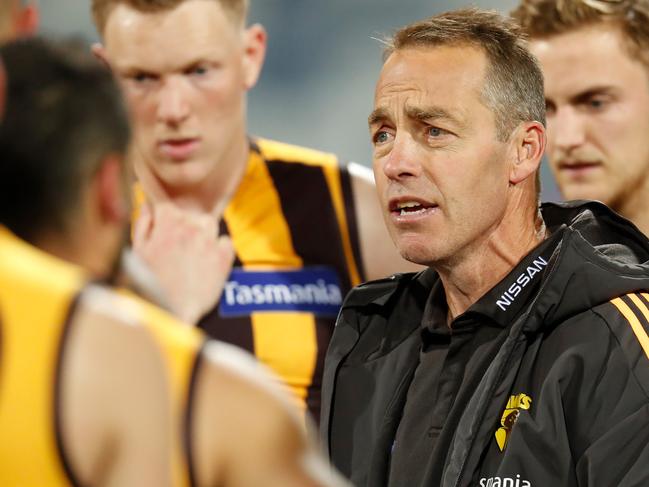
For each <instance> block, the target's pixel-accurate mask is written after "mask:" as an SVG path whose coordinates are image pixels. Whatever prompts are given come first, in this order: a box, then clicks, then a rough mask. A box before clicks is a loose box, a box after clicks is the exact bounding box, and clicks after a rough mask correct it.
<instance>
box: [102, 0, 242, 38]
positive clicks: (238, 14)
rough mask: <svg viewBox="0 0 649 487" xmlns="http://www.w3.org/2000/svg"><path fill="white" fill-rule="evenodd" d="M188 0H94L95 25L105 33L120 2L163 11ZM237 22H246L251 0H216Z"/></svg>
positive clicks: (146, 10)
mask: <svg viewBox="0 0 649 487" xmlns="http://www.w3.org/2000/svg"><path fill="white" fill-rule="evenodd" d="M186 1H188V0H92V16H93V19H94V21H95V27H96V28H97V31H98V32H99V33H100V34H103V32H104V28H105V27H106V21H107V20H108V16H109V15H110V12H111V11H112V10H113V8H115V7H116V6H117V5H119V4H124V5H128V6H129V7H132V8H134V9H135V10H138V11H140V12H162V11H165V10H172V9H174V8H176V7H177V6H178V5H180V4H181V3H183V2H186ZM214 1H216V2H219V3H220V4H221V6H222V7H223V9H224V10H225V12H226V13H228V14H229V15H230V16H231V17H232V19H233V20H234V21H236V22H240V23H244V22H245V20H246V17H247V15H248V5H249V0H214Z"/></svg>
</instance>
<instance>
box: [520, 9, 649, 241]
mask: <svg viewBox="0 0 649 487" xmlns="http://www.w3.org/2000/svg"><path fill="white" fill-rule="evenodd" d="M512 15H513V16H514V18H515V19H516V20H517V21H519V23H520V24H521V25H522V26H523V28H524V30H525V31H526V32H527V34H528V35H529V36H530V37H531V42H530V49H531V51H532V52H533V53H534V54H535V55H536V56H537V57H538V59H539V61H540V62H541V67H542V69H543V75H544V77H545V97H546V102H547V120H548V160H549V162H550V167H551V168H552V171H553V172H554V175H555V178H556V180H557V183H558V184H559V188H560V189H561V192H562V194H563V196H564V197H565V198H566V199H569V200H572V199H596V200H600V201H603V202H604V203H606V204H607V205H608V206H610V207H611V208H613V209H614V210H615V211H617V212H618V213H620V214H621V215H622V216H625V217H626V218H628V219H630V220H631V221H632V222H633V223H635V224H636V225H637V226H638V228H640V230H642V231H643V232H644V233H645V234H649V138H647V134H649V0H615V1H612V0H609V1H606V0H523V1H522V2H521V4H520V6H519V7H518V8H517V9H516V10H514V11H513V12H512Z"/></svg>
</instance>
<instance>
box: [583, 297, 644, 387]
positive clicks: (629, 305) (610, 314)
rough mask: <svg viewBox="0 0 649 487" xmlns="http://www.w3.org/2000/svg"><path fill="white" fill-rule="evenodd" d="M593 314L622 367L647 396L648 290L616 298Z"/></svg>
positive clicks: (595, 310)
mask: <svg viewBox="0 0 649 487" xmlns="http://www.w3.org/2000/svg"><path fill="white" fill-rule="evenodd" d="M593 312H594V313H595V314H596V315H597V316H598V317H599V318H600V319H601V320H602V322H603V323H605V325H606V327H607V328H608V330H609V331H610V334H611V335H612V337H614V341H615V345H616V346H617V348H618V349H619V351H620V353H621V355H622V356H623V357H624V360H625V362H626V365H627V366H628V368H629V370H630V371H631V372H632V373H633V375H634V376H635V377H636V379H637V380H638V382H639V384H640V386H641V387H642V388H643V390H644V392H645V394H647V396H648V397H649V291H647V292H635V293H629V294H626V295H624V296H619V297H617V298H614V299H612V300H610V301H609V302H607V303H604V304H601V305H599V306H597V307H596V308H594V309H593Z"/></svg>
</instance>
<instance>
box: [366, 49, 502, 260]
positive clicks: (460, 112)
mask: <svg viewBox="0 0 649 487" xmlns="http://www.w3.org/2000/svg"><path fill="white" fill-rule="evenodd" d="M486 65H487V62H486V58H485V56H484V54H483V53H482V52H480V51H479V50H478V49H475V48H472V47H438V48H430V49H427V48H421V49H405V50H402V51H397V52H395V53H393V54H392V55H391V56H390V57H389V58H388V60H387V61H386V63H385V65H384V66H383V70H382V72H381V76H380V78H379V81H378V84H377V88H376V94H375V98H374V112H373V113H372V115H371V116H370V120H369V121H370V134H371V138H372V142H373V145H374V153H373V161H374V175H375V178H376V184H377V190H378V193H379V198H380V200H381V204H382V206H383V211H384V215H385V219H386V223H387V226H388V229H389V231H390V234H391V236H392V239H393V240H394V242H395V244H396V246H397V248H398V249H399V251H400V252H401V254H402V255H403V257H404V258H406V259H408V260H410V261H412V262H416V263H418V264H424V265H433V264H435V263H443V262H445V261H447V262H448V261H449V260H452V259H454V258H456V257H457V258H461V255H463V253H464V252H466V251H470V248H471V247H472V245H473V244H475V243H478V242H480V241H481V239H483V238H487V236H488V235H489V234H490V231H491V230H492V229H494V228H496V227H497V226H498V224H499V223H500V222H501V220H502V217H503V214H504V212H505V208H506V198H507V196H506V195H507V189H508V185H509V182H508V181H509V179H508V169H507V163H506V157H505V154H506V152H507V150H506V147H507V144H506V143H503V142H499V141H498V140H497V137H496V126H495V117H494V114H493V113H492V111H491V110H490V109H489V108H487V107H486V106H485V104H484V103H483V101H482V100H481V95H480V93H481V90H482V88H483V80H484V77H485V71H486Z"/></svg>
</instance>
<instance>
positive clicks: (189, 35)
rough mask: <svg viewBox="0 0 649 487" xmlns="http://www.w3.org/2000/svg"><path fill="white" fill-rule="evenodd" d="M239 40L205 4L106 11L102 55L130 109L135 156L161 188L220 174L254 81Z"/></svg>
mask: <svg viewBox="0 0 649 487" xmlns="http://www.w3.org/2000/svg"><path fill="white" fill-rule="evenodd" d="M246 35H247V31H245V30H244V29H243V28H242V27H241V26H238V25H236V23H235V22H234V21H233V20H232V18H231V17H229V16H228V14H227V13H226V12H225V11H224V10H223V8H222V7H221V5H220V2H216V1H212V0H189V1H186V2H183V3H181V4H180V5H179V6H178V7H176V8H174V9H172V10H167V11H162V12H155V13H148V12H140V11H137V10H135V9H133V8H131V7H129V6H127V5H124V4H119V5H118V6H116V7H115V8H114V9H113V11H112V12H111V13H110V16H109V17H108V20H107V23H106V27H105V30H104V42H105V56H106V58H107V60H108V62H109V63H110V65H111V67H112V68H113V70H114V71H115V72H116V74H117V76H118V77H119V79H120V80H121V81H122V84H123V87H124V90H125V93H126V98H127V100H128V102H129V105H130V107H131V111H132V115H133V122H134V145H135V151H136V152H135V154H136V156H137V157H139V158H141V159H142V160H143V162H144V164H146V165H147V167H148V168H149V169H150V171H151V172H152V173H153V174H154V175H155V176H156V177H157V178H158V179H159V181H160V182H161V183H162V184H163V185H165V186H166V187H168V188H171V189H180V190H182V189H191V188H192V187H195V186H198V185H201V184H203V183H205V182H206V181H208V180H210V178H211V179H214V178H215V176H217V175H218V174H222V173H223V171H224V169H225V170H227V169H228V167H227V166H228V163H229V159H230V151H231V150H232V146H233V145H234V142H233V141H237V142H239V141H240V140H241V138H242V137H244V136H245V118H244V112H245V92H246V91H247V90H248V89H249V88H250V87H251V86H252V85H253V84H254V82H255V81H256V73H257V72H255V71H254V69H255V68H257V66H251V64H254V63H251V60H250V59H249V53H250V50H249V46H248V45H247V44H246V42H247V37H246ZM224 166H225V168H224Z"/></svg>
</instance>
